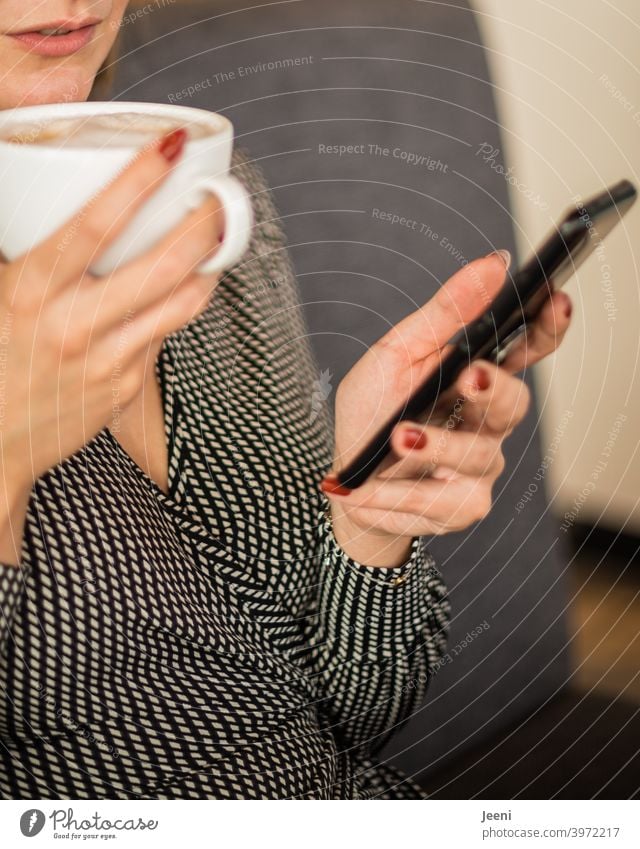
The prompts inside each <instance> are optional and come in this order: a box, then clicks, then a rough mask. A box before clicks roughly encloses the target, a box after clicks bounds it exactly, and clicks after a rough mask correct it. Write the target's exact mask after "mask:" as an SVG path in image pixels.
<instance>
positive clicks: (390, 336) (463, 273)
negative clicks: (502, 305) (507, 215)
mask: <svg viewBox="0 0 640 849" xmlns="http://www.w3.org/2000/svg"><path fill="white" fill-rule="evenodd" d="M510 262H511V255H510V253H509V251H506V250H500V251H493V253H490V254H487V256H485V257H482V258H480V259H476V260H474V261H473V262H470V263H468V264H467V265H465V266H464V267H463V268H461V269H460V271H457V272H456V273H455V274H454V275H453V276H452V277H450V278H449V279H448V280H447V282H446V283H444V284H443V285H442V286H441V287H440V289H439V290H438V292H437V293H436V294H435V295H434V296H433V297H432V298H431V300H429V301H427V303H426V304H425V305H424V306H422V307H420V309H418V310H416V311H415V312H413V313H411V315H408V316H407V317H406V318H405V319H403V320H402V321H400V322H399V323H398V324H396V325H395V326H394V327H392V328H391V330H390V331H389V332H388V333H386V334H385V335H384V336H383V337H382V339H381V340H380V343H381V344H382V345H384V346H385V347H393V348H396V349H397V348H401V349H403V350H404V351H408V352H409V354H410V357H411V359H412V360H419V359H423V358H424V357H427V356H429V354H432V353H433V352H434V351H436V350H439V349H440V348H442V347H443V346H444V345H445V344H446V343H447V342H448V341H449V339H450V338H451V337H452V336H453V335H454V333H456V331H458V330H459V329H460V328H461V327H463V326H464V325H465V324H468V323H469V322H470V321H473V320H474V319H475V318H478V316H479V315H481V314H482V313H483V312H484V311H485V310H486V309H487V308H488V307H489V305H490V304H491V302H492V301H493V299H494V298H495V296H496V295H497V294H498V292H499V291H500V289H501V288H502V286H503V284H504V281H505V278H506V271H507V269H508V267H509V263H510Z"/></svg>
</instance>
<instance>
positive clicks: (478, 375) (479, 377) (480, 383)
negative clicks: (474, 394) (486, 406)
mask: <svg viewBox="0 0 640 849" xmlns="http://www.w3.org/2000/svg"><path fill="white" fill-rule="evenodd" d="M473 383H474V385H475V387H476V389H477V390H478V391H479V392H482V391H483V390H484V389H488V388H489V386H490V385H491V380H490V379H489V375H488V374H487V372H486V371H485V369H483V368H482V366H476V367H475V368H474V370H473Z"/></svg>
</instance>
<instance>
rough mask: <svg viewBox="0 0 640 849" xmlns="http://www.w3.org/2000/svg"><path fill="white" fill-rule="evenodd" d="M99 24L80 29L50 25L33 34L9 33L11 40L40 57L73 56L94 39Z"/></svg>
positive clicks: (70, 25) (95, 23) (71, 26)
mask: <svg viewBox="0 0 640 849" xmlns="http://www.w3.org/2000/svg"><path fill="white" fill-rule="evenodd" d="M96 27H97V22H91V23H89V24H87V25H86V26H82V27H78V26H77V25H75V26H74V25H72V24H66V25H65V24H64V23H61V24H58V25H50V26H45V27H41V28H39V30H37V31H36V30H34V31H33V32H20V33H9V36H10V38H12V39H13V40H14V41H16V42H17V43H18V44H20V45H21V46H22V47H24V48H25V49H26V50H28V51H29V52H30V53H35V54H36V55H38V56H52V57H61V56H72V55H73V54H74V53H77V52H78V51H79V50H82V48H83V47H86V46H87V44H89V42H90V41H91V39H92V38H93V36H94V34H95V31H96ZM54 32H57V33H58V34H55V35H54V34H53V33H54Z"/></svg>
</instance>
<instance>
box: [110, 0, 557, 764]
mask: <svg viewBox="0 0 640 849" xmlns="http://www.w3.org/2000/svg"><path fill="white" fill-rule="evenodd" d="M247 6H248V4H247V3H244V2H243V3H239V2H236V3H213V2H206V3H202V4H197V5H195V6H194V5H193V4H186V7H185V6H184V5H181V4H177V3H176V4H174V5H169V4H167V5H166V7H165V8H164V9H162V10H161V9H158V8H156V7H154V6H150V7H149V8H150V9H152V10H153V11H149V12H146V13H144V14H142V15H140V17H138V18H137V19H136V20H135V21H133V20H129V21H128V22H127V23H126V25H125V26H124V27H123V40H124V45H125V52H126V53H127V55H126V56H125V59H124V60H123V61H122V62H121V63H120V67H119V80H118V91H119V97H120V99H131V100H157V101H162V102H175V103H177V102H179V103H182V104H185V105H197V106H201V107H205V108H207V109H212V110H216V111H221V112H224V114H226V115H227V116H228V117H229V118H231V120H232V121H233V122H234V124H235V126H236V130H237V139H238V143H239V144H241V145H242V146H243V147H244V148H245V149H247V150H248V151H249V152H250V153H251V155H252V156H253V157H254V158H255V159H256V160H257V161H258V162H259V163H260V165H261V167H262V168H263V170H264V171H265V172H266V174H267V177H268V179H269V182H270V184H271V185H272V187H273V191H274V195H275V200H276V203H277V205H278V208H279V210H280V212H281V214H282V216H283V222H284V226H285V229H286V231H287V234H288V237H289V241H290V244H291V255H292V258H293V261H294V264H295V266H296V269H297V272H298V275H299V281H300V286H301V290H302V299H303V302H304V309H305V312H306V316H307V321H308V325H309V329H310V332H311V334H312V343H313V345H314V348H315V350H316V353H317V357H318V360H319V363H320V365H321V367H322V368H327V369H329V370H330V372H331V375H332V384H333V387H334V388H335V386H336V385H337V383H338V382H339V379H340V378H341V376H342V375H343V374H344V373H345V372H346V371H347V370H348V368H349V367H350V365H351V364H352V363H353V362H354V361H355V360H356V359H357V358H358V357H359V356H360V355H361V354H362V352H363V351H364V350H365V349H366V347H367V346H368V345H369V344H370V343H371V342H372V341H374V340H375V339H376V338H377V337H378V336H379V335H380V334H381V333H383V332H384V331H385V329H387V328H388V327H389V326H390V324H391V323H393V322H395V321H397V320H398V319H400V318H401V317H402V316H404V315H406V314H407V313H408V312H410V311H411V310H412V309H414V308H415V306H416V305H418V304H421V303H423V302H424V301H426V300H427V299H428V298H429V297H430V296H431V295H432V294H433V293H434V292H435V291H436V289H437V288H438V286H439V284H440V282H441V281H443V280H445V279H446V278H447V277H448V276H449V275H450V274H451V273H452V272H454V271H455V270H456V269H457V268H459V267H460V265H461V263H463V262H464V261H465V260H468V259H471V258H473V257H475V256H478V255H480V254H484V253H487V252H488V251H490V250H492V249H494V248H502V247H505V248H509V249H512V250H513V236H512V225H511V220H510V213H509V206H508V197H507V185H506V183H505V180H504V178H503V177H502V176H501V175H500V173H499V170H498V169H497V168H495V167H491V162H493V163H494V165H495V164H497V163H500V162H501V159H502V157H501V153H500V144H501V142H500V134H499V125H498V123H497V119H496V115H495V110H494V104H493V100H492V89H491V84H490V82H489V80H488V73H487V68H486V65H485V60H484V55H483V50H482V47H481V46H480V45H479V37H478V32H477V30H476V26H475V21H474V18H473V15H472V13H471V12H470V11H469V9H468V8H467V6H466V5H465V4H464V3H461V2H458V3H457V5H452V4H449V3H447V4H439V3H435V4H431V3H418V2H413V0H394V2H393V3H390V2H381V0H348V2H344V0H323V2H321V3H318V2H317V0H302V2H285V3H276V4H269V5H267V6H264V5H263V6H262V7H258V8H255V9H247ZM238 9H245V11H237V10H238ZM336 145H338V146H339V145H342V146H346V148H347V150H346V151H345V152H344V153H343V154H342V155H339V154H338V153H336V152H335V146H336ZM350 145H351V146H353V147H352V149H351V152H349V150H348V148H349V146H350ZM331 146H334V147H333V148H332V147H331ZM482 146H484V147H482ZM481 147H482V150H484V151H485V152H487V151H490V149H495V150H496V153H495V155H494V156H493V158H489V161H486V160H487V158H488V157H486V156H485V157H483V156H481V155H480V154H479V151H480V149H481ZM376 210H378V212H376ZM381 213H392V214H395V215H397V216H399V217H400V218H402V219H405V220H404V221H402V222H399V223H389V222H388V221H385V220H383V218H382V216H381ZM414 222H415V223H414ZM535 424H536V412H535V410H532V412H531V415H530V416H529V418H528V420H527V422H526V424H525V425H524V426H523V427H521V428H520V430H519V431H518V432H517V434H516V435H514V436H513V437H512V438H511V440H510V441H509V443H508V446H507V454H508V460H509V464H508V470H507V472H506V473H505V475H504V476H503V478H502V479H501V481H500V482H499V484H498V486H497V488H496V497H497V503H496V506H495V509H494V511H493V513H492V515H491V516H490V518H488V519H487V520H486V521H484V522H483V523H482V524H481V525H480V526H479V527H475V528H473V529H472V530H470V531H469V532H467V533H464V534H459V535H455V536H447V537H444V538H440V539H436V540H434V541H433V543H432V546H431V547H432V550H433V552H434V553H435V555H436V558H437V561H438V565H439V567H440V568H441V569H442V571H443V572H444V574H445V576H446V578H447V581H448V584H449V586H450V591H451V599H452V605H453V623H452V631H451V638H450V646H451V662H447V663H446V664H445V665H444V666H443V667H442V668H441V669H440V670H439V672H438V674H437V675H436V676H435V678H434V680H433V683H432V687H431V691H430V694H429V698H428V701H427V704H426V705H425V706H424V708H422V709H421V710H420V711H419V713H418V714H417V715H416V716H415V717H414V718H413V719H412V721H411V722H410V723H409V724H408V726H407V727H405V728H404V729H403V730H402V732H401V733H400V734H399V735H398V737H397V739H396V741H395V743H394V752H393V753H391V754H393V755H394V756H395V757H396V759H397V761H398V762H399V763H401V765H402V766H404V767H405V768H407V769H409V770H410V771H411V772H414V773H415V772H420V771H422V770H424V769H428V770H433V769H437V767H438V764H440V763H442V761H443V759H445V758H450V757H451V756H453V755H455V754H456V753H459V752H461V751H462V750H463V749H464V748H465V747H467V746H468V745H469V744H470V743H471V742H472V741H477V740H479V739H480V737H482V736H486V735H488V734H489V733H490V732H491V731H493V730H496V729H497V728H499V727H500V726H502V725H504V724H505V723H508V722H511V721H513V720H514V719H515V718H517V717H519V716H521V715H523V714H524V713H525V712H526V711H528V710H530V709H531V708H532V707H533V706H535V705H537V704H540V703H541V702H542V701H544V699H546V698H547V697H548V696H549V695H550V694H551V693H552V692H554V690H555V689H556V688H557V687H559V686H560V685H561V684H562V683H563V681H564V680H565V677H566V673H567V657H566V651H565V646H566V636H565V629H564V625H565V623H564V609H565V604H566V601H567V591H566V588H565V585H564V583H563V578H562V573H563V563H562V561H561V559H560V558H559V554H558V552H557V550H556V546H555V545H554V540H555V539H556V534H555V533H554V530H553V525H552V523H551V521H550V519H549V517H548V516H547V515H546V512H545V511H547V505H546V503H545V501H544V497H543V494H542V487H538V491H537V493H536V494H535V495H534V496H533V497H532V500H531V501H529V502H528V503H527V504H526V507H524V508H522V507H521V508H520V509H518V508H517V506H516V505H517V502H519V501H520V499H521V496H522V495H523V493H524V492H525V491H527V490H529V489H533V487H530V484H531V483H532V482H533V481H534V480H535V478H534V476H535V475H536V472H537V470H538V468H539V464H540V456H541V455H540V447H539V445H538V442H537V439H536V436H535ZM474 630H476V631H477V633H476V634H473V635H471V636H467V635H468V633H469V632H472V631H474Z"/></svg>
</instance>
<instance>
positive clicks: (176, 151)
mask: <svg viewBox="0 0 640 849" xmlns="http://www.w3.org/2000/svg"><path fill="white" fill-rule="evenodd" d="M188 136H189V134H188V133H187V131H186V130H185V129H179V130H173V132H171V133H169V134H168V135H166V136H165V137H164V138H163V139H162V140H161V141H160V144H159V146H158V152H159V153H161V154H162V156H164V158H165V159H166V160H167V162H170V163H174V162H175V161H176V159H178V157H179V156H180V154H181V153H182V151H183V150H184V146H185V144H186V143H187V138H188Z"/></svg>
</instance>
